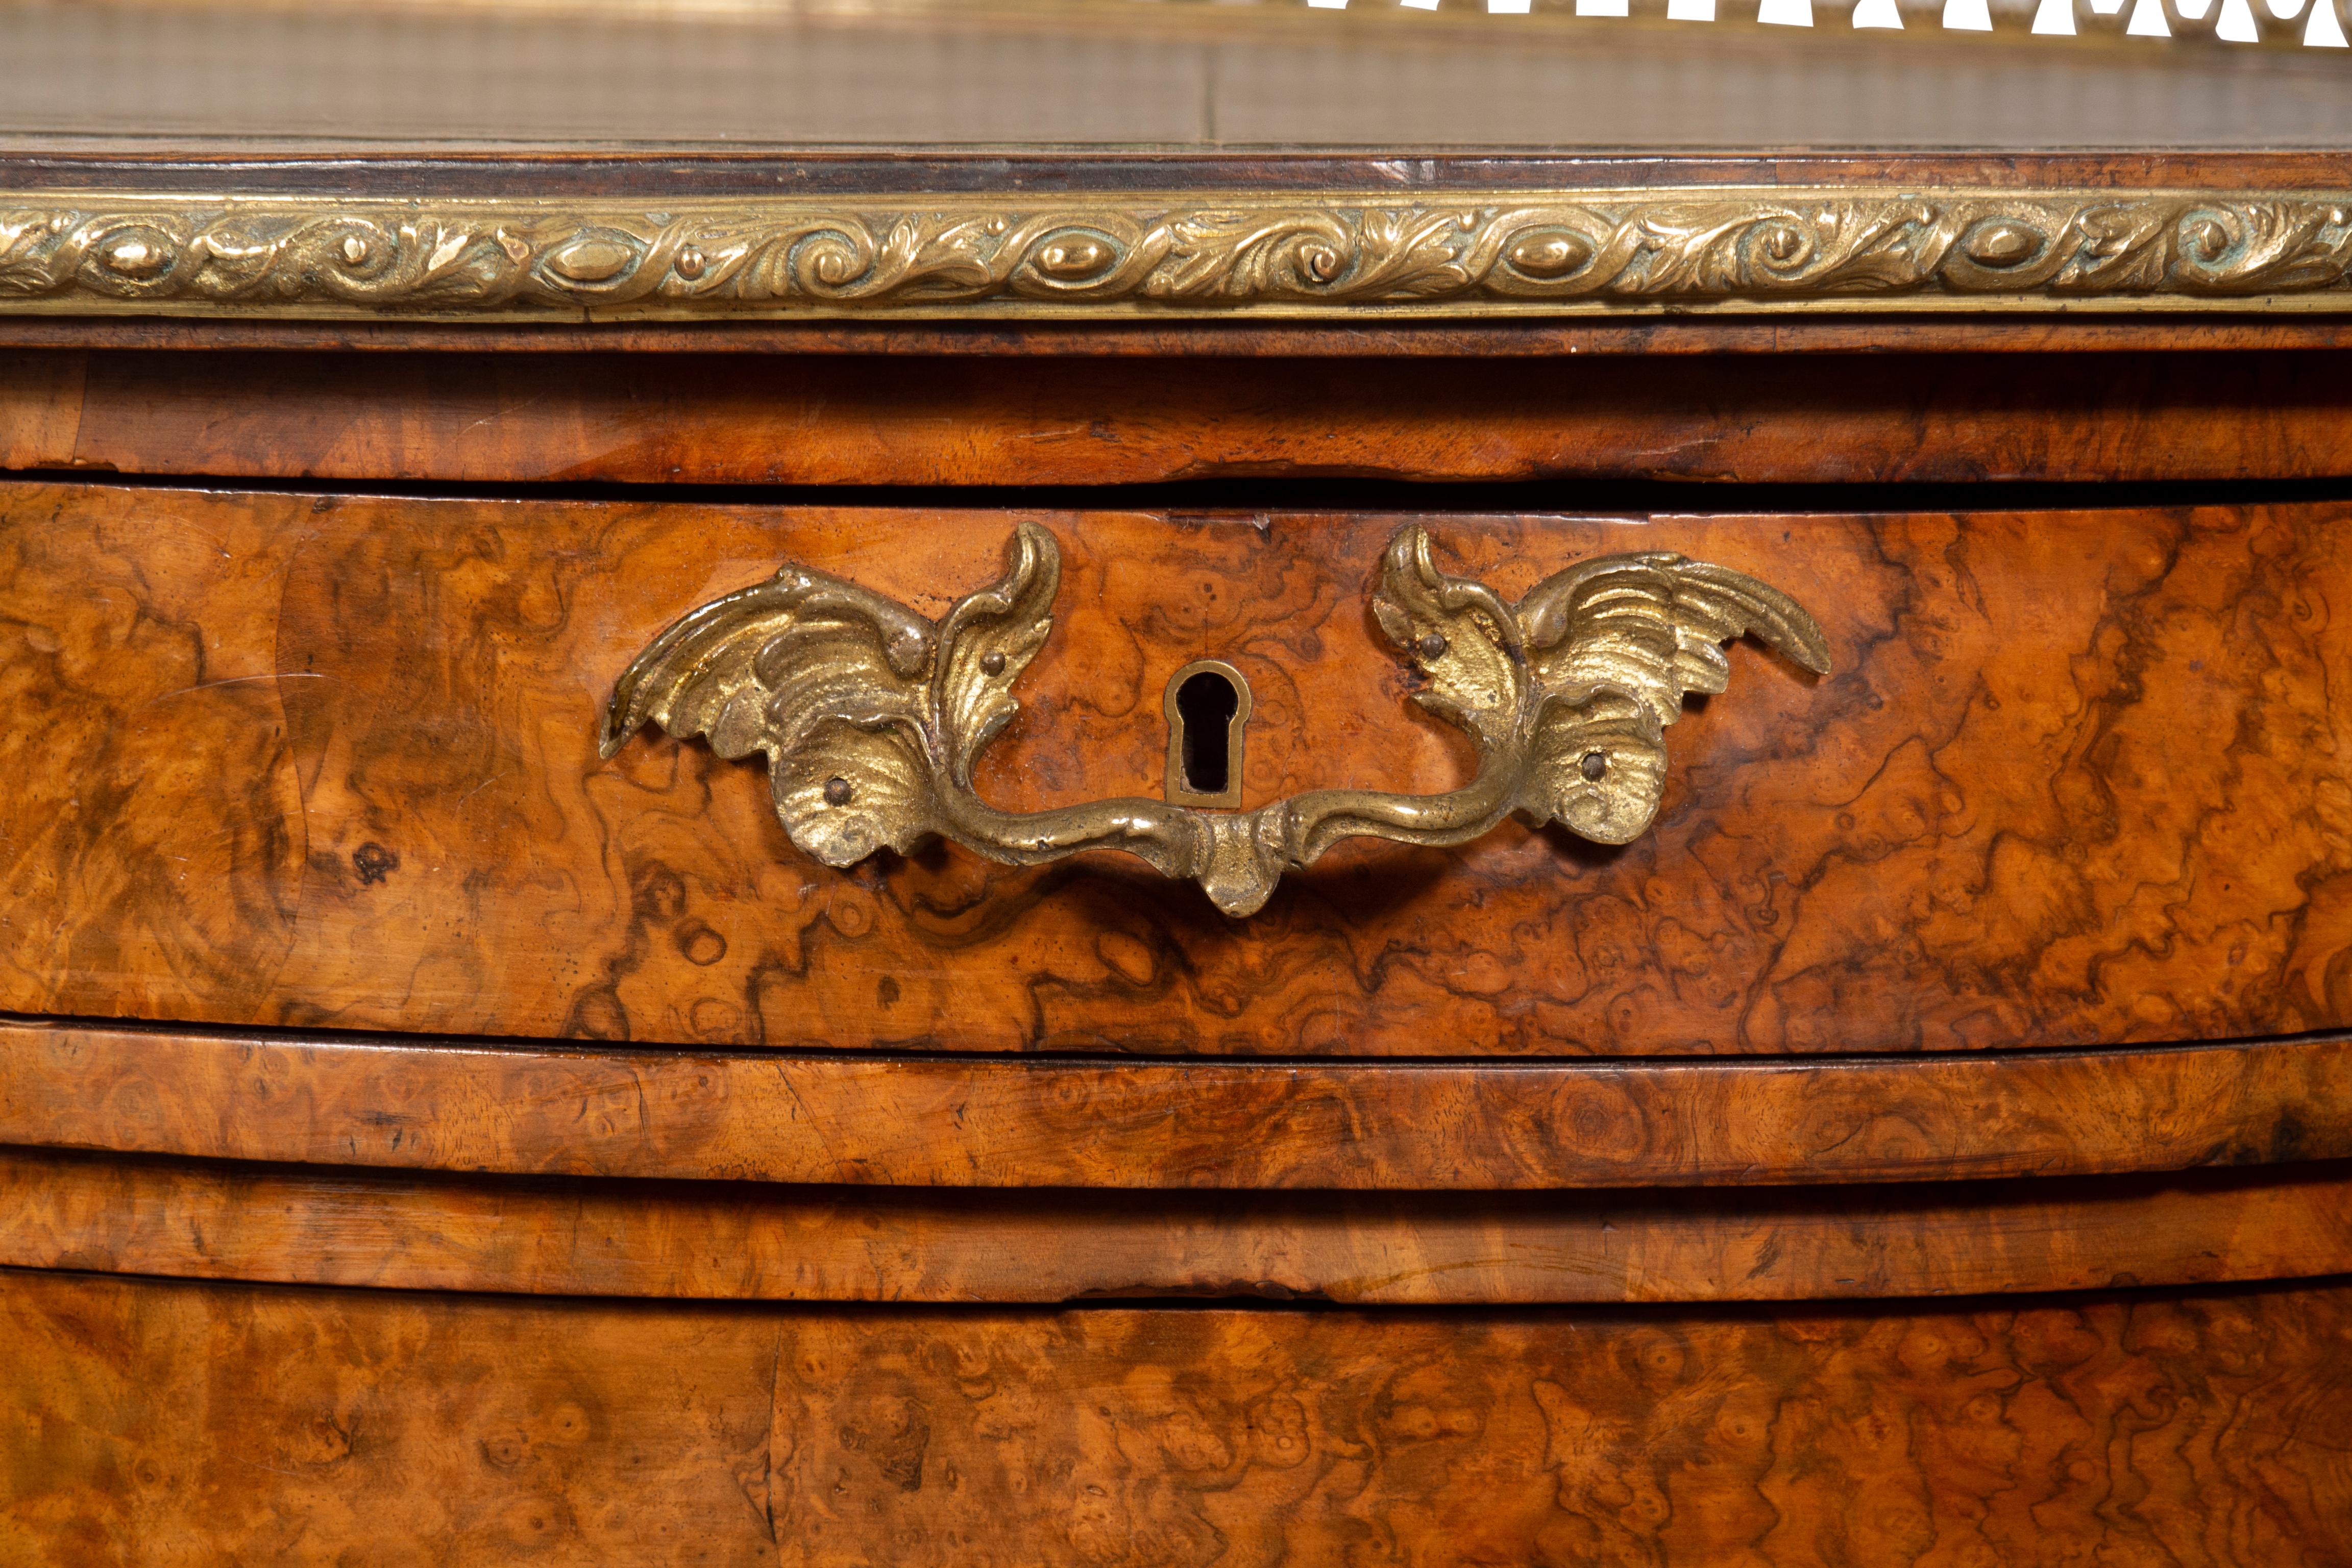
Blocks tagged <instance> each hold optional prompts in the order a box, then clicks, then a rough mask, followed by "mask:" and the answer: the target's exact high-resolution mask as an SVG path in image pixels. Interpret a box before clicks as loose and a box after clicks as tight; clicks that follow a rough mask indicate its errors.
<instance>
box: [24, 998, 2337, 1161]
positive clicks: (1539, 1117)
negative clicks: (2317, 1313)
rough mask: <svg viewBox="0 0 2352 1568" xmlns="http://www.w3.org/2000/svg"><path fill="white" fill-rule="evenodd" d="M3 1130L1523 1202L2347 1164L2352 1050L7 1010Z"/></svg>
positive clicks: (470, 1155)
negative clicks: (1008, 1037)
mask: <svg viewBox="0 0 2352 1568" xmlns="http://www.w3.org/2000/svg"><path fill="white" fill-rule="evenodd" d="M0 1143H15V1144H20V1145H46V1146H49V1147H60V1148H81V1149H98V1150H124V1151H135V1152H148V1153H155V1154H174V1155H186V1156H194V1157H199V1158H206V1159H232V1160H257V1161H278V1162H292V1163H310V1164H327V1165H359V1166H375V1167H391V1168H398V1169H411V1170H419V1169H421V1170H452V1171H480V1172H500V1173H510V1174H523V1175H530V1174H540V1175H577V1176H602V1177H654V1178H664V1179H686V1180H697V1179H699V1180H720V1181H748V1182H790V1183H832V1184H852V1185H884V1186H934V1187H1128V1188H1189V1189H1219V1188H1223V1189H1259V1190H1265V1189H1280V1188H1319V1189H1341V1190H1346V1189H1356V1190H1384V1191H1432V1190H1454V1191H1507V1190H1514V1189H1522V1190H1523V1189H1539V1188H1552V1187H1578V1188H1593V1187H1621V1186H1658V1185H1679V1184H1716V1183H1751V1184H1758V1183H1777V1184H1790V1183H1824V1182H1873V1181H1916V1180H1921V1179H1948V1178H1958V1177H1999V1176H2016V1175H2042V1176H2061V1175H2084V1174H2092V1173H2104V1172H2134V1171H2168V1170H2179V1169H2185V1168H2188V1167H2191V1166H2200V1165H2245V1164H2260V1163H2268V1162H2273V1161H2294V1160H2317V1159H2343V1158H2352V1039H2347V1038H2345V1037H2340V1036H2338V1037H2319V1038H2315V1039H2303V1040H2280V1041H2273V1042H2270V1043H2268V1044H2263V1045H2252V1046H2201V1047H2160V1048H2155V1049H2120V1048H2119V1049H2108V1050H2103V1051H2095V1052H2082V1053H2067V1052H2054V1053H2044V1052H2038V1051H2035V1052H2004V1053H2000V1054H1999V1055H1964V1056H1959V1057H1957V1058H1955V1057H1948V1056H1928V1057H1912V1058H1879V1059H1875V1060H1851V1059H1846V1060H1834V1059H1833V1060H1819V1059H1815V1060H1801V1061H1770V1060H1747V1061H1741V1060H1736V1059H1735V1060H1719V1061H1710V1062H1680V1061H1647V1062H1606V1061H1578V1062H1552V1063H1533V1062H1528V1063H1508V1064H1474V1065H1464V1066H1444V1065H1439V1064H1434V1063H1416V1064H1368V1063H1344V1062H1335V1063H1301V1062H1279V1063H1277V1062H1250V1063H1224V1062H1215V1061H1202V1062H1186V1063H1181V1064H1175V1063H1169V1064H1162V1063H1154V1062H1140V1061H1130V1062H1101V1061H1093V1060H1069V1059H1061V1058H1034V1057H1033V1058H1015V1059H1013V1060H1003V1061H997V1060H988V1059H984V1058H982V1059H975V1058H919V1057H889V1058H879V1059H876V1058H866V1059H858V1058H841V1057H826V1056H808V1055H803V1054H798V1053H782V1052H776V1053H760V1054H757V1055H744V1054H726V1055H721V1054H713V1053H711V1052H708V1051H701V1050H688V1049H680V1048H675V1047H673V1048H668V1049H662V1050H650V1051H649V1050H622V1049H617V1048H609V1047H608V1048H599V1049H593V1050H591V1049H577V1048H531V1047H523V1046H506V1047H496V1048H487V1047H466V1046H458V1045H452V1044H441V1043H424V1042H411V1041H404V1040H402V1039H399V1038H397V1037H389V1038H387V1037H361V1038H338V1037H333V1036H310V1037H287V1036H269V1035H260V1036H255V1035H238V1034H236V1033H231V1032H214V1031H201V1030H184V1029H164V1028H117V1027H104V1026H74V1025H60V1024H54V1023H41V1022H29V1021H16V1022H8V1021H5V1020H0Z"/></svg>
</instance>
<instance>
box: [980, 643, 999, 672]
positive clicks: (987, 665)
mask: <svg viewBox="0 0 2352 1568" xmlns="http://www.w3.org/2000/svg"><path fill="white" fill-rule="evenodd" d="M980 672H981V673H982V675H1003V673H1004V656H1003V654H1001V653H999V652H997V651H996V650H995V649H994V648H990V649H989V650H988V651H987V652H986V653H984V654H982V655H981V656H980Z"/></svg>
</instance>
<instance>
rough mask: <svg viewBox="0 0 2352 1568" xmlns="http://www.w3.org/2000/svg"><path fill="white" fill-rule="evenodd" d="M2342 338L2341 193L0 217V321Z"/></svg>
mask: <svg viewBox="0 0 2352 1568" xmlns="http://www.w3.org/2000/svg"><path fill="white" fill-rule="evenodd" d="M2249 304H2256V305H2259V306H2260V307H2261V308H2265V309H2280V308H2293V307H2301V308H2305V309H2336V310H2343V309H2352V195H2346V194H2342V193H2334V192H2289V193H2277V192H2254V191H2178V190H2176V191H2133V192H2118V191H2114V190H2097V189H2042V190H2032V189H2021V190H1982V189H1951V190H1943V189H1927V190H1909V189H1902V188H1885V189H1876V190H1873V189H1864V188H1855V187H1851V186H1849V187H1844V188H1837V187H1825V188H1821V189H1814V190H1802V189H1790V188H1783V187H1778V186H1774V187H1764V188H1758V187H1727V186H1715V187H1691V188H1684V189H1671V188H1653V189H1649V190H1615V191H1549V192H1530V191H1515V192H1494V191H1489V192H1463V193H1459V194H1448V195H1444V197H1443V198H1442V199H1441V198H1440V197H1439V196H1438V195H1435V194H1433V193H1426V192H1424V193H1419V194H1411V195H1396V196H1393V197H1386V196H1375V195H1366V194H1364V193H1360V192H1359V193H1338V194H1330V193H1327V194H1310V195H1296V194H1287V193H1285V194H1278V195H1276V194H1269V193H1266V192H1264V191H1257V190H1249V189H1234V190H1210V191H1193V192H1187V193H1180V194H1172V195H1171V194H1165V193H1157V194H1155V193H1133V194H1117V195H1085V196H1070V197H1062V198H1049V197H1042V196H1036V195H1002V196H938V197H932V196H908V195H904V194H899V195H874V196H871V197H859V196H847V197H839V198H814V197H803V196H783V195H777V196H747V197H741V198H737V199H733V200H727V201H713V200H708V199H698V200H695V201H683V202H677V203H668V204H663V203H650V204H645V205H620V204H617V203H614V202H610V201H588V202H576V201H568V200H556V199H551V198H545V197H517V198H514V199H508V200H500V199H495V198H457V197H448V198H433V197H425V198H418V199H415V200H409V201H379V200H362V199H357V198H338V197H333V196H329V195H299V196H287V195H214V196H204V197H197V196H182V195H154V194H145V195H142V194H124V193H118V192H95V191H93V192H83V193H66V192H37V193H16V194H11V193H7V192H5V191H0V310H76V311H90V310H101V311H130V312H158V313H194V314H236V315H254V314H258V315H265V316H267V315H284V316H341V315H373V314H381V313H399V314H408V315H426V316H456V317H465V316H480V315H484V314H501V315H519V316H525V317H529V316H533V315H541V316H544V315H547V314H549V313H550V312H553V311H563V312H569V313H572V314H575V315H580V316H587V317H601V316H604V315H635V316H648V315H650V316H659V317H688V318H691V317H713V316H729V315H737V316H755V317H756V316H782V315H794V314H809V313H844V312H852V313H871V312H886V311H897V312H902V313H903V312H918V313H929V314H948V315H980V316H1002V315H1013V316H1019V315H1038V314H1045V315H1055V314H1065V315H1066V314H1095V315H1103V314H1119V313H1133V312H1153V313H1159V314H1171V313H1172V314H1178V315H1231V314H1233V313H1234V312H1235V311H1245V310H1263V311H1272V312H1276V313H1285V314H1308V315H1311V314H1315V313H1318V312H1322V311H1336V312H1341V313H1361V312H1364V311H1392V312H1393V311H1402V312H1406V313H1411V314H1415V315H1449V314H1450V315H1477V314H1494V313H1502V314H1510V313H1530V314H1559V313H1562V312H1568V313H1578V312H1599V313H1603V314H1611V313H1626V312H1633V313H1640V312H1644V311H1657V310H1669V309H1681V310H1687V309H1693V308H1717V309H1727V310H1776V309H1783V308H1789V309H1794V308H1809V309H1819V308H1822V307H1824V306H1829V307H1843V308H1853V309H1873V310H1931V309H1943V308H1960V309H1969V310H2038V309H2076V310H2079V309H2083V308H2085V307H2093V308H2107V309H2126V308H2135V307H2138V308H2145V307H2148V306H2152V305H2155V306H2161V307H2163V308H2165V309H2171V310H2179V309H2198V308H2221V307H2226V306H2231V305H2236V306H2241V307H2242V306H2246V305H2249Z"/></svg>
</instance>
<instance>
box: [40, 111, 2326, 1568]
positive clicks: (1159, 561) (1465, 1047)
mask: <svg viewBox="0 0 2352 1568" xmlns="http://www.w3.org/2000/svg"><path fill="white" fill-rule="evenodd" d="M2347 192H2352V163H2347V161H2346V160H2345V159H2343V158H2342V157H2340V156H2336V155H2332V154H2328V155H2322V154H2284V153H2282V154H2260V153H2246V154H2231V155H2226V156H2224V155H2210V156H2208V155H2198V156H2192V155H2185V154H2182V155H2173V154H2165V155H2157V156H2151V157H2146V158H2122V157H2105V156H2101V155H2093V154H2083V155H2077V156H2070V157H2054V156H2041V155H2035V156H2022V155H2021V156H2016V157H2002V158H1994V157H1989V156H1988V157H1969V156H1958V155H1955V156H1949V157H1928V156H1922V157H1916V158H1909V159H1903V160H1890V159H1886V158H1880V157H1872V156H1862V155H1855V156H1852V157H1832V156H1828V155H1823V156H1820V157H1811V158H1799V157H1790V158H1785V159H1771V158H1748V157H1742V158H1732V157H1721V158H1717V157H1701V156H1688V157H1678V158H1651V159H1640V160H1636V159H1612V158H1570V157H1535V156H1524V155H1517V154H1514V155H1510V156H1492V157H1486V156H1478V157H1474V156H1468V155H1465V156H1460V157H1443V158H1431V159H1428V160H1424V161H1419V162H1416V163H1412V164H1411V165H1410V166H1407V165H1405V164H1401V163H1395V162H1392V161H1387V160H1381V159H1375V158H1350V157H1339V156H1317V157H1307V156H1303V155H1302V156H1266V157H1262V158H1252V159H1241V158H1232V157H1223V156H1210V155H1202V156H1179V155H1176V154H1166V155H1161V154H1149V155H1147V154H1143V153H1121V154H1117V155H1113V154H1109V153H1091V154H1081V153H1059V154H1054V155H1050V156H1048V155H1043V154H1034V155H1033V154H1005V155H1003V156H998V155H993V154H990V155H981V154H969V155H962V156H948V155H938V156H931V155H925V156H921V157H918V156H913V155H909V156H907V157H903V158H896V159H889V158H882V157H878V156H868V155H865V154H856V153H840V154H828V155H824V156H813V157H808V158H799V159H795V158H789V157H782V156H778V155H772V154H767V153H740V154H729V155H723V156H721V155H710V156H700V155H697V156H686V155H676V156H672V155H667V154H662V155H655V154H631V153H611V154H596V155H587V154H578V155H572V154H563V155H557V154H549V155H546V156H543V157H536V158H530V157H521V156H519V155H509V154H495V155H494V154H488V153H485V154H478V155H463V156H460V155H456V154H450V155H437V156H436V157H431V158H408V157H402V156H395V155H393V154H390V153H373V154H370V155H368V156H362V157H355V158H351V159H343V160H317V159H306V158H302V157H298V156H293V155H290V154H284V153H268V154H264V153H255V152H252V151H251V150H250V149H248V150H246V151H244V152H241V153H236V155H235V156H229V155H226V154H225V155H223V156H221V157H218V158H215V159H212V160H210V161H204V160H197V161H190V160H187V159H171V158H164V157H160V156H153V155H150V154H148V153H123V152H119V151H118V152H100V153H85V152H74V151H72V150H71V149H64V150H60V149H58V148H47V149H41V150H37V151H36V152H35V153H26V154H23V155H15V154H7V155H0V194H5V200H0V467H5V474H0V702H5V711H6V714H7V717H8V722H7V723H6V724H5V727H0V779H5V784H6V787H5V790H0V889H4V890H0V1015H5V1016H0V1563H6V1564H9V1565H12V1568H13V1565H14V1564H17V1563H24V1564H39V1565H42V1568H51V1565H55V1568H85V1565H90V1564H125V1565H142V1568H143V1565H148V1564H159V1565H160V1564H172V1565H179V1564H215V1563H219V1564H226V1563H239V1564H272V1563H320V1564H330V1563H331V1564H337V1565H353V1568H357V1565H367V1568H378V1565H381V1568H393V1565H406V1564H419V1565H422V1564H435V1565H439V1564H507V1563H540V1562H544V1563H598V1564H635V1563H645V1564H656V1563H658V1564H669V1563H730V1564H731V1563H744V1564H749V1563H768V1564H791V1565H795V1568H856V1565H864V1564H881V1563H887V1564H890V1565H892V1568H924V1565H932V1564H936V1565H937V1568H991V1565H1001V1568H1062V1565H1068V1568H1210V1565H1217V1568H1244V1565H1246V1568H1276V1565H1283V1568H1325V1565H1329V1568H1371V1565H1373V1564H1396V1565H1404V1564H1412V1565H1413V1568H1452V1565H1463V1568H1468V1565H1474V1564H1475V1565H1483V1568H1634V1565H1640V1568H2026V1565H2036V1568H2038V1565H2042V1564H2053V1565H2055V1564H2069V1565H2072V1564H2100V1565H2103V1568H2157V1565H2159V1564H2160V1565H2165V1568H2174V1565H2178V1568H2330V1565H2336V1568H2341V1565H2346V1564H2352V1460H2347V1453H2352V1400H2347V1390H2348V1389H2352V1295H2347V1290H2346V1288H2345V1285H2344V1280H2345V1279H2347V1278H2352V695H2347V694H2352V391H2347V388H2352V375H2347V371H2352V360H2348V359H2347V354H2352V281H2347V278H2352V219H2347V216H2345V214H2346V212H2347V211H2352V195H2346V193H2347ZM1694 215H1696V216H1694ZM1677 247H1679V248H1677ZM1611 557H1615V558H1619V559H1618V560H1617V562H1616V563H1615V564H1613V565H1610V566H1606V567H1592V566H1591V565H1589V564H1588V563H1592V562H1595V561H1596V560H1602V559H1604V558H1611ZM1636 558H1638V559H1636ZM763 584H764V585H765V586H762V585H763ZM700 606H715V607H713V608H709V609H699V608H698V607H700ZM689 616H692V618H690V619H687V620H684V621H683V622H682V621H681V618H682V617H689ZM673 626H679V628H680V629H678V630H677V631H674V632H673V631H670V630H669V629H668V628H671V627H673ZM681 650H683V651H681ZM1203 671H1206V672H1208V674H1209V676H1211V677H1213V680H1214V681H1220V682H1226V683H1227V684H1226V686H1224V687H1223V688H1215V687H1212V688H1202V689H1195V688H1192V687H1189V686H1188V685H1187V682H1188V681H1189V680H1191V679H1194V678H1196V677H1199V676H1201V675H1202V672H1203ZM1235 682H1237V683H1239V684H1238V685H1235V684H1233V683H1235ZM1204 690H1205V691H1206V692H1207V695H1206V696H1205V697H1202V695H1201V692H1202V691H1204ZM1221 690H1222V691H1223V695H1222V696H1220V695H1219V692H1220V691H1221ZM1187 691H1191V692H1192V695H1189V696H1188V695H1186V694H1185V693H1186V692H1187ZM1196 699H1197V701H1198V703H1205V704H1206V706H1200V705H1197V704H1196ZM1220 701H1222V702H1223V704H1224V706H1223V707H1218V706H1217V705H1216V704H1217V703H1218V702H1220ZM1016 704H1017V710H1016V706H1015V705H1016ZM1228 765H1229V769H1230V772H1229V776H1228V774H1227V773H1221V772H1219V771H1218V770H1219V769H1220V768H1221V767H1227V766H1228ZM1334 791H1346V792H1353V793H1349V794H1347V795H1344V796H1343V795H1333V794H1331V793H1330V792H1334ZM1105 802H1124V804H1120V805H1110V806H1105V805H1103V804H1102V803H1105ZM1202 802H1219V803H1223V804H1219V805H1202ZM1187 803H1189V804H1187ZM1332 824H1339V825H1340V826H1342V827H1344V828H1345V829H1346V830H1347V831H1348V832H1350V833H1353V834H1356V835H1358V836H1356V837H1340V836H1339V831H1338V830H1337V829H1334V828H1332V827H1331V826H1330V825H1332ZM1073 847H1076V852H1075V853H1065V852H1066V851H1069V850H1071V849H1073ZM1122 850H1125V851H1127V852H1124V853H1122V852H1121V851H1122ZM828 862H832V863H828ZM1163 871H1170V872H1174V873H1177V874H1172V875H1163V874H1162V873H1163ZM1252 879H1255V880H1252ZM1196 881H1198V882H1201V883H1202V884H1205V885H1206V886H1207V887H1208V888H1209V889H1210V891H1211V892H1214V893H1216V894H1217V895H1218V896H1217V898H1216V900H1213V899H1212V897H1211V896H1210V894H1209V893H1208V892H1204V891H1203V887H1202V886H1199V885H1195V883H1196ZM1237 886H1239V887H1242V888H1243V889H1244V893H1245V894H1246V896H1240V895H1236V894H1235V893H1234V888H1235V887H1237ZM1252 900H1262V902H1253V901H1252ZM1221 906H1222V907H1221ZM1244 907H1246V908H1248V909H1250V910H1251V911H1252V912H1248V913H1246V914H1243V913H1234V912H1228V911H1229V910H1235V909H1239V908H1244Z"/></svg>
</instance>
